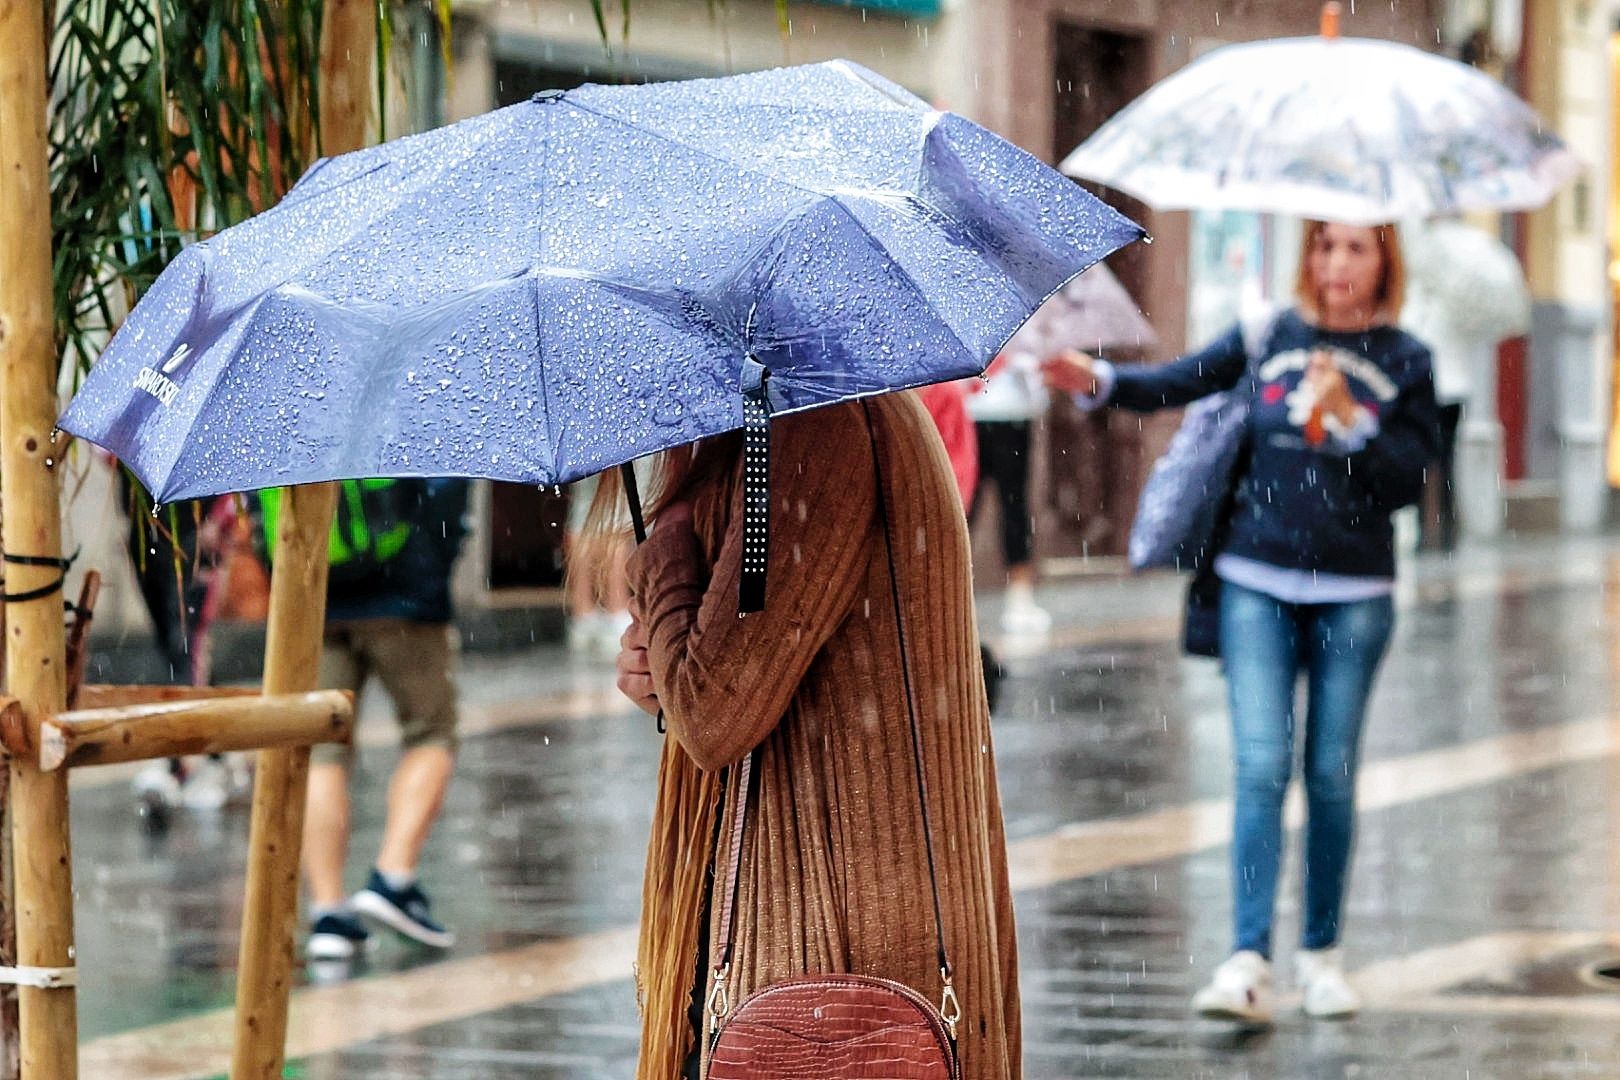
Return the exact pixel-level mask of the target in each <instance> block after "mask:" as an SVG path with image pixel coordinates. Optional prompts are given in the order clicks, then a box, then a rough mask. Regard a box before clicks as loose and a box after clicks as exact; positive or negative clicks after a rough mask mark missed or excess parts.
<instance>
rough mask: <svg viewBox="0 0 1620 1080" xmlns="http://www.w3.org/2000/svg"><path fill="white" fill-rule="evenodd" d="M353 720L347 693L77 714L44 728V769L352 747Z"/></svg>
mask: <svg viewBox="0 0 1620 1080" xmlns="http://www.w3.org/2000/svg"><path fill="white" fill-rule="evenodd" d="M353 721H354V699H353V696H352V695H350V694H348V693H347V692H345V691H342V690H316V691H312V692H309V693H303V694H276V695H271V696H265V697H260V696H253V697H227V698H217V699H215V700H212V701H175V702H167V703H161V704H153V705H123V706H117V707H115V708H110V709H78V710H74V711H72V712H65V713H63V714H62V715H60V716H53V717H48V718H46V720H45V722H44V723H42V724H41V725H40V728H39V767H40V768H42V769H62V768H79V767H82V766H85V765H113V764H116V763H118V762H121V761H148V760H151V759H153V758H167V757H185V756H187V755H188V754H216V753H228V752H230V751H233V750H264V749H269V748H271V747H296V746H306V747H307V746H310V745H312V744H314V743H323V742H348V741H349V735H350V729H351V727H352V725H353Z"/></svg>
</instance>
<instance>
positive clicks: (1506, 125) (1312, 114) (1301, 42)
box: [1061, 37, 1581, 225]
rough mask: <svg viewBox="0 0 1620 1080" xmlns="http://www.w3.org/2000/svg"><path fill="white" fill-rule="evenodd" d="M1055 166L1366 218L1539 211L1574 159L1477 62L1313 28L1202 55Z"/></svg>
mask: <svg viewBox="0 0 1620 1080" xmlns="http://www.w3.org/2000/svg"><path fill="white" fill-rule="evenodd" d="M1061 167H1062V169H1063V171H1064V172H1066V173H1068V174H1069V175H1071V176H1078V177H1082V178H1084V179H1086V180H1092V181H1095V182H1097V183H1100V184H1106V185H1108V186H1109V187H1112V188H1117V189H1119V190H1120V191H1125V192H1128V193H1130V194H1131V195H1134V196H1136V197H1137V198H1139V199H1142V200H1143V201H1145V202H1147V203H1148V204H1149V205H1151V206H1153V207H1155V208H1157V209H1162V210H1177V209H1181V210H1186V209H1199V210H1222V209H1228V210H1257V211H1263V212H1271V213H1279V214H1292V215H1297V216H1300V217H1308V218H1320V219H1326V220H1330V221H1340V222H1345V223H1348V224H1357V225H1376V224H1382V223H1384V222H1389V221H1397V220H1401V219H1405V218H1412V217H1427V216H1430V215H1435V214H1444V213H1450V212H1455V211H1468V210H1525V209H1529V208H1531V207H1536V206H1540V205H1541V204H1543V203H1545V202H1546V201H1547V200H1548V199H1549V198H1551V197H1552V195H1553V194H1554V193H1555V192H1556V191H1557V190H1558V188H1560V187H1561V186H1563V185H1564V184H1566V183H1568V182H1569V181H1570V180H1571V179H1573V178H1574V177H1575V175H1576V174H1577V173H1578V172H1579V171H1580V168H1581V165H1580V162H1579V160H1578V159H1577V158H1576V157H1575V155H1574V154H1573V153H1571V152H1570V151H1569V150H1568V149H1567V148H1566V147H1565V146H1564V144H1563V143H1562V142H1561V141H1560V140H1559V139H1558V137H1557V136H1556V135H1554V134H1553V133H1552V132H1551V131H1549V130H1547V129H1546V128H1545V127H1544V126H1543V125H1542V123H1541V120H1540V119H1539V118H1538V117H1537V116H1536V114H1535V113H1534V112H1533V111H1532V110H1531V109H1530V107H1529V106H1528V105H1526V104H1525V103H1524V102H1523V101H1521V100H1520V99H1519V98H1517V97H1515V96H1514V95H1513V94H1512V93H1510V92H1509V91H1508V90H1507V89H1506V88H1505V87H1503V86H1502V85H1501V84H1500V83H1497V82H1496V81H1494V80H1493V79H1491V78H1490V77H1488V76H1486V75H1484V74H1483V73H1481V72H1479V71H1476V70H1475V69H1473V68H1471V67H1468V66H1466V65H1464V64H1459V63H1457V62H1456V61H1453V60H1448V59H1446V58H1444V57H1440V56H1435V55H1433V54H1431V53H1426V52H1423V51H1421V50H1419V49H1415V48H1413V47H1411V46H1409V45H1402V44H1398V43H1396V42H1391V41H1373V40H1367V39H1361V38H1343V39H1340V38H1336V37H1310V38H1291V39H1285V40H1274V41H1262V42H1257V43H1254V44H1248V45H1230V46H1227V47H1225V48H1222V49H1217V50H1215V51H1213V52H1211V53H1210V54H1209V55H1207V56H1205V57H1203V58H1201V59H1199V60H1197V61H1195V62H1193V63H1192V64H1189V65H1188V66H1187V67H1185V68H1183V69H1182V70H1181V71H1179V72H1177V73H1176V74H1174V75H1172V76H1170V77H1169V78H1167V79H1165V80H1164V81H1163V82H1161V83H1159V84H1158V85H1157V86H1154V87H1153V88H1152V89H1150V90H1149V91H1148V92H1147V93H1145V94H1143V95H1142V96H1141V97H1140V98H1138V99H1137V100H1136V101H1135V102H1133V103H1131V104H1130V105H1129V106H1127V107H1126V108H1125V109H1123V110H1122V111H1121V112H1120V113H1119V114H1118V115H1117V116H1115V117H1114V118H1113V119H1112V120H1110V121H1109V122H1108V123H1106V124H1104V125H1103V126H1102V127H1101V128H1099V129H1098V130H1097V132H1096V134H1094V135H1093V136H1092V137H1091V138H1090V139H1087V140H1086V142H1085V143H1083V144H1082V145H1081V146H1080V147H1079V148H1078V149H1076V150H1075V151H1074V152H1073V153H1072V154H1070V155H1069V156H1068V158H1066V159H1065V160H1064V162H1063V164H1062V166H1061Z"/></svg>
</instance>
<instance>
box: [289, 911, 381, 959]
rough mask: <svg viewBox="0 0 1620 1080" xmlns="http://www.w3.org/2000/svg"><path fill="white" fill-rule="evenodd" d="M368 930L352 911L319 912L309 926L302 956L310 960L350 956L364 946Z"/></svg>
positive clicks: (351, 957)
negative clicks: (307, 939)
mask: <svg viewBox="0 0 1620 1080" xmlns="http://www.w3.org/2000/svg"><path fill="white" fill-rule="evenodd" d="M370 937H371V934H370V933H368V932H367V931H366V926H365V923H363V922H361V921H360V916H358V915H356V914H355V913H354V912H352V911H338V912H332V913H330V914H327V915H322V916H321V917H320V918H318V919H316V920H315V925H314V926H312V927H310V928H309V943H308V944H307V945H305V946H304V956H305V958H306V959H309V960H350V959H353V958H354V956H355V955H356V954H357V953H359V952H360V951H361V950H362V949H364V948H365V946H366V942H367V941H368V940H369V939H370Z"/></svg>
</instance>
